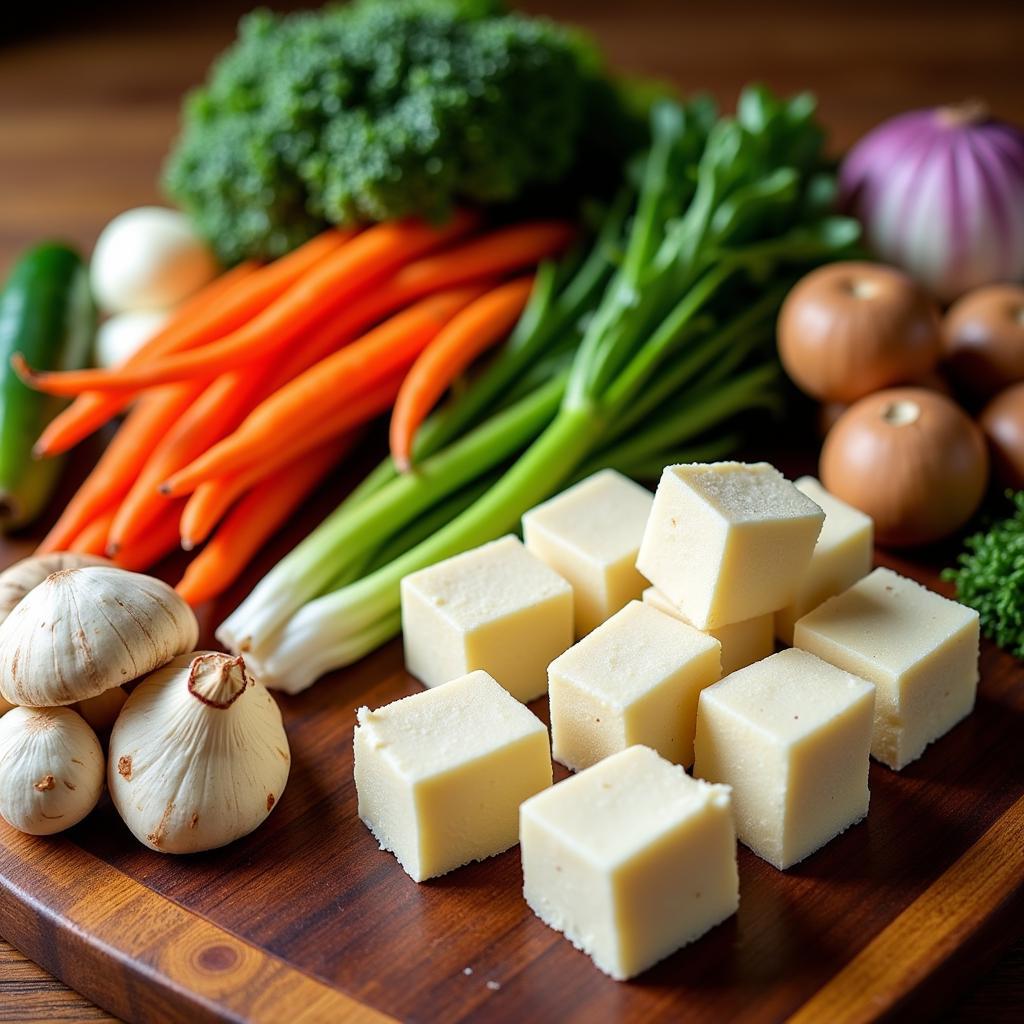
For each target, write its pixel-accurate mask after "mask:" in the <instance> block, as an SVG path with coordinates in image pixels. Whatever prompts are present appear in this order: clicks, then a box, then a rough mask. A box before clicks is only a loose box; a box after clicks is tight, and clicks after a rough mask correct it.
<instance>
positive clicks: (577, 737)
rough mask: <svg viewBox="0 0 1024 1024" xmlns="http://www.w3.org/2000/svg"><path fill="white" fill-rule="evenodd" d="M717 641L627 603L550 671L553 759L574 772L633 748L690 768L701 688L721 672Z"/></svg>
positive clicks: (660, 614) (641, 605) (552, 664)
mask: <svg viewBox="0 0 1024 1024" xmlns="http://www.w3.org/2000/svg"><path fill="white" fill-rule="evenodd" d="M720 651H721V646H720V644H719V643H718V641H717V640H714V639H713V638H711V637H709V636H708V635H707V634H706V633H701V632H700V631H699V630H696V629H694V628H693V627H692V626H687V625H686V624H685V623H684V622H680V621H679V620H678V619H674V618H671V617H670V616H668V615H664V614H663V613H661V612H658V611H655V610H654V609H653V608H649V607H647V606H646V605H643V604H641V603H640V602H639V601H631V602H630V603H629V604H627V605H626V607H625V608H623V609H622V610H621V611H620V612H617V613H616V614H615V615H613V616H612V617H611V618H610V619H609V620H608V621H607V622H606V623H604V624H603V625H601V626H598V627H597V629H595V630H594V631H593V632H592V633H591V634H589V635H588V636H585V637H584V638H583V639H582V640H580V641H579V643H577V644H576V645H575V646H574V647H570V648H569V650H567V651H566V652H565V654H563V655H561V656H560V657H558V658H556V659H555V660H554V661H553V662H552V663H551V666H550V667H549V669H548V695H549V697H550V702H551V741H552V744H553V748H554V757H555V760H556V761H560V762H561V763H562V764H564V765H566V767H568V768H572V769H573V770H574V771H580V770H581V769H583V768H589V767H590V766H591V765H592V764H596V763H597V762H598V761H600V760H601V759H602V758H605V757H608V756H609V755H610V754H614V753H616V752H617V751H620V750H625V749H626V747H631V746H633V745H634V744H636V743H642V744H644V745H645V746H648V747H653V748H654V749H655V750H656V751H657V752H658V753H659V754H661V756H662V757H665V758H667V759H668V760H669V761H675V762H676V763H677V764H692V763H693V732H694V728H695V726H696V721H697V698H698V697H699V696H700V691H701V690H702V689H703V688H704V687H705V686H709V685H710V684H711V683H713V682H714V681H715V680H716V679H718V678H719V676H720V675H721V667H720V663H719V659H720Z"/></svg>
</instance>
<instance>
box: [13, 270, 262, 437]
mask: <svg viewBox="0 0 1024 1024" xmlns="http://www.w3.org/2000/svg"><path fill="white" fill-rule="evenodd" d="M258 266H259V265H258V264H256V263H252V262H250V263H240V264H239V265H238V266H237V267H234V268H233V269H232V270H229V271H228V272H227V273H225V274H221V276H220V277H218V278H216V279H215V280H214V281H212V282H211V283H210V284H208V285H207V286H206V287H205V288H203V289H202V290H200V291H199V292H198V293H197V294H196V295H194V296H193V297H192V298H191V299H189V300H187V301H186V302H185V303H184V305H182V306H181V307H180V308H179V309H178V310H176V311H175V313H174V316H173V317H172V319H171V321H170V322H169V323H168V324H167V325H166V326H165V327H164V328H163V329H162V330H160V331H158V332H157V333H156V334H155V335H154V336H153V337H152V338H150V339H149V341H147V342H146V344H145V345H143V346H142V348H140V349H139V350H138V352H136V353H135V354H134V355H133V356H131V358H129V359H128V360H126V361H125V363H124V365H125V366H135V365H138V364H140V363H142V362H144V361H145V360H146V359H148V358H150V357H151V356H153V355H157V354H159V355H163V354H164V353H166V352H171V351H174V348H173V345H174V342H175V340H176V339H178V338H179V337H180V331H179V328H180V326H181V325H185V324H189V323H192V322H193V321H194V320H196V319H197V318H198V317H200V316H203V315H204V314H205V315H207V316H208V315H211V314H212V312H213V311H215V310H218V309H220V308H221V306H222V303H224V302H225V301H227V300H228V298H229V296H230V293H231V292H232V291H233V290H234V289H236V288H237V286H238V285H239V284H240V283H241V282H242V281H243V280H244V279H245V278H247V277H249V276H251V275H252V274H253V273H254V272H255V271H256V270H257V269H258ZM131 399H132V396H131V395H130V394H128V395H119V394H104V393H103V392H102V391H86V392H84V393H83V394H81V395H79V396H78V397H77V398H76V399H75V400H74V402H72V403H71V405H69V406H68V407H67V408H66V409H64V410H62V411H61V412H59V413H58V414H57V415H56V416H55V417H54V418H53V419H52V420H51V421H50V423H49V424H48V425H47V427H46V429H45V430H44V431H43V432H42V434H41V435H40V436H39V438H38V440H37V441H36V443H35V445H34V446H33V449H32V450H33V452H34V454H35V455H36V456H45V455H59V454H60V453H61V452H66V451H67V450H68V449H69V448H72V447H74V446H75V445H76V444H78V442H79V441H81V440H82V439H83V438H86V437H88V436H89V434H91V433H93V431H95V430H99V428H100V427H102V426H103V424H104V423H107V422H109V421H110V420H111V419H112V418H113V417H114V416H116V415H117V414H118V413H119V412H120V411H121V410H122V409H123V408H124V407H125V406H126V405H127V404H128V403H129V402H130V401H131Z"/></svg>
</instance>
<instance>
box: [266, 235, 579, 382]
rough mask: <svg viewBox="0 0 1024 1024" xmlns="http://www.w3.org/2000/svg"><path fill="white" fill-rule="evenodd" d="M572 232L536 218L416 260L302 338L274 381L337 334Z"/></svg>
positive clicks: (488, 273) (494, 270) (543, 250)
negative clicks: (527, 222) (533, 220)
mask: <svg viewBox="0 0 1024 1024" xmlns="http://www.w3.org/2000/svg"><path fill="white" fill-rule="evenodd" d="M572 234H573V231H572V228H571V227H570V226H569V225H566V224H563V223H562V222H560V221H537V222H532V223H529V224H520V225H515V226H513V227H508V228H499V229H497V230H495V231H492V232H491V233H490V234H487V235H484V236H482V237H481V238H472V239H470V240H469V241H467V242H462V243H460V244H459V245H457V246H453V247H451V248H448V249H444V250H443V251H441V252H439V253H432V254H431V255H429V256H423V257H421V258H420V259H418V260H414V261H413V262H412V263H409V264H407V265H406V266H404V267H402V268H401V269H400V270H398V271H396V272H395V273H394V274H393V275H392V276H391V277H389V278H387V279H385V280H384V281H382V282H381V283H380V284H379V285H378V286H377V287H375V288H373V289H371V290H370V291H369V292H368V293H367V294H365V295H363V296H361V297H360V298H358V299H356V300H355V301H353V302H351V303H349V304H348V305H347V306H345V307H344V309H342V310H341V311H340V313H339V314H337V316H336V317H335V318H334V320H333V321H331V322H328V323H325V324H323V325H322V326H321V327H320V328H318V329H317V331H315V332H312V333H311V334H309V335H308V336H307V337H305V338H303V339H302V340H301V342H300V343H299V344H298V345H296V347H295V348H294V349H293V350H292V351H291V353H290V354H289V355H288V356H287V357H286V358H285V360H284V362H283V363H282V364H281V365H280V367H279V371H278V375H277V386H278V387H280V386H281V385H282V384H284V383H286V382H287V381H289V380H291V379H292V377H295V376H296V375H298V374H299V373H302V372H303V371H304V370H306V369H308V368H309V367H310V366H312V365H313V364H314V363H316V362H319V361H320V360H321V359H324V358H326V357H327V356H329V355H330V354H331V353H332V352H333V351H334V349H335V348H337V347H339V345H340V344H341V343H342V341H341V340H339V339H347V338H348V336H349V335H352V336H355V335H356V334H357V333H358V332H360V331H363V330H366V329H367V328H369V327H371V326H373V324H375V323H377V322H378V321H379V320H381V319H382V318H383V317H386V316H391V315H392V314H393V313H395V312H397V311H398V310H399V309H401V308H402V307H403V306H406V305H408V304H409V303H410V302H413V301H415V300H416V299H421V298H423V297H424V296H426V295H429V294H431V293H432V292H438V291H442V290H444V289H446V288H454V287H456V286H459V285H463V284H470V283H472V282H473V281H480V280H483V279H487V278H493V277H495V276H497V275H499V274H505V273H508V272H510V271H513V270H519V269H522V268H523V267H525V266H531V265H533V264H535V263H537V262H538V261H540V260H542V259H545V258H546V257H548V256H551V255H553V254H555V253H557V252H558V251H560V250H561V249H563V248H564V247H565V246H566V245H567V244H568V243H569V241H570V240H571V238H572Z"/></svg>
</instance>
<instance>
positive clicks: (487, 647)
mask: <svg viewBox="0 0 1024 1024" xmlns="http://www.w3.org/2000/svg"><path fill="white" fill-rule="evenodd" d="M402 633H403V636H404V640H405V664H406V667H407V668H408V670H409V671H410V672H411V673H412V674H413V675H414V676H416V678H417V679H419V680H420V681H421V682H422V683H424V685H426V686H440V685H441V684H442V683H447V682H448V680H450V679H455V678H456V677H457V676H461V675H465V674H466V673H467V672H472V671H474V670H475V669H483V670H484V671H485V672H489V673H490V674H491V675H492V676H494V678H495V679H497V680H498V682H499V683H501V685H502V686H504V687H505V689H506V690H508V691H509V693H511V694H512V696H513V697H516V698H518V699H519V700H521V701H528V700H533V699H534V698H535V697H539V696H541V694H543V693H544V692H545V690H546V689H547V667H548V665H549V664H550V663H551V662H552V661H553V660H554V659H555V658H557V657H558V655H559V654H561V653H562V651H564V650H565V649H566V648H567V647H569V646H570V645H571V644H572V642H573V604H572V587H570V586H569V584H568V583H566V581H565V580H564V579H562V577H561V576H559V575H558V573H556V572H555V571H554V570H553V569H551V568H550V567H549V566H547V565H545V564H544V563H543V562H542V561H541V560H540V559H539V558H537V557H536V556H535V555H531V554H530V552H529V551H527V550H526V548H524V547H523V545H522V544H521V543H520V541H519V540H518V539H517V538H516V537H502V538H501V539H500V540H496V541H493V542H492V543H490V544H484V545H483V546H482V547H478V548H474V549H473V550H472V551H466V552H465V553H463V554H461V555H456V556H455V557H454V558H449V559H447V560H445V561H443V562H438V563H437V564H436V565H432V566H430V567H429V568H427V569H422V570H420V571H419V572H415V573H412V575H410V576H406V577H405V579H403V580H402Z"/></svg>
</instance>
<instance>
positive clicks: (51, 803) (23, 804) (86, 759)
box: [0, 708, 104, 836]
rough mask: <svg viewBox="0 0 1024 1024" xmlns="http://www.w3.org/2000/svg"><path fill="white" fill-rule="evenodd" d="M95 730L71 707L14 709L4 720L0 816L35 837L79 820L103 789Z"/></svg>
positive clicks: (0, 726) (0, 737)
mask: <svg viewBox="0 0 1024 1024" xmlns="http://www.w3.org/2000/svg"><path fill="white" fill-rule="evenodd" d="M103 772H104V759H103V750H102V748H101V747H100V743H99V740H98V739H97V738H96V734H95V733H94V732H93V731H92V729H90V728H89V726H88V725H87V724H86V723H85V721H84V720H83V719H82V718H80V717H79V716H78V715H76V714H75V713H74V712H73V711H69V710H68V709H67V708H15V709H14V710H13V711H11V713H10V714H8V715H5V716H4V718H3V719H0V816H2V817H3V818H4V819H6V820H7V821H8V822H9V823H10V824H11V825H13V826H14V827H15V828H16V829H20V830H21V831H22V832H28V833H29V834H31V835H35V836H47V835H52V834H53V833H55V832H63V831H64V829H66V828H71V826H72V825H77V824H78V822H80V821H81V820H82V819H83V818H84V817H85V816H86V815H87V814H88V813H89V812H90V811H91V810H92V809H93V808H94V807H95V806H96V803H97V801H98V800H99V798H100V794H101V793H102V792H103Z"/></svg>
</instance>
